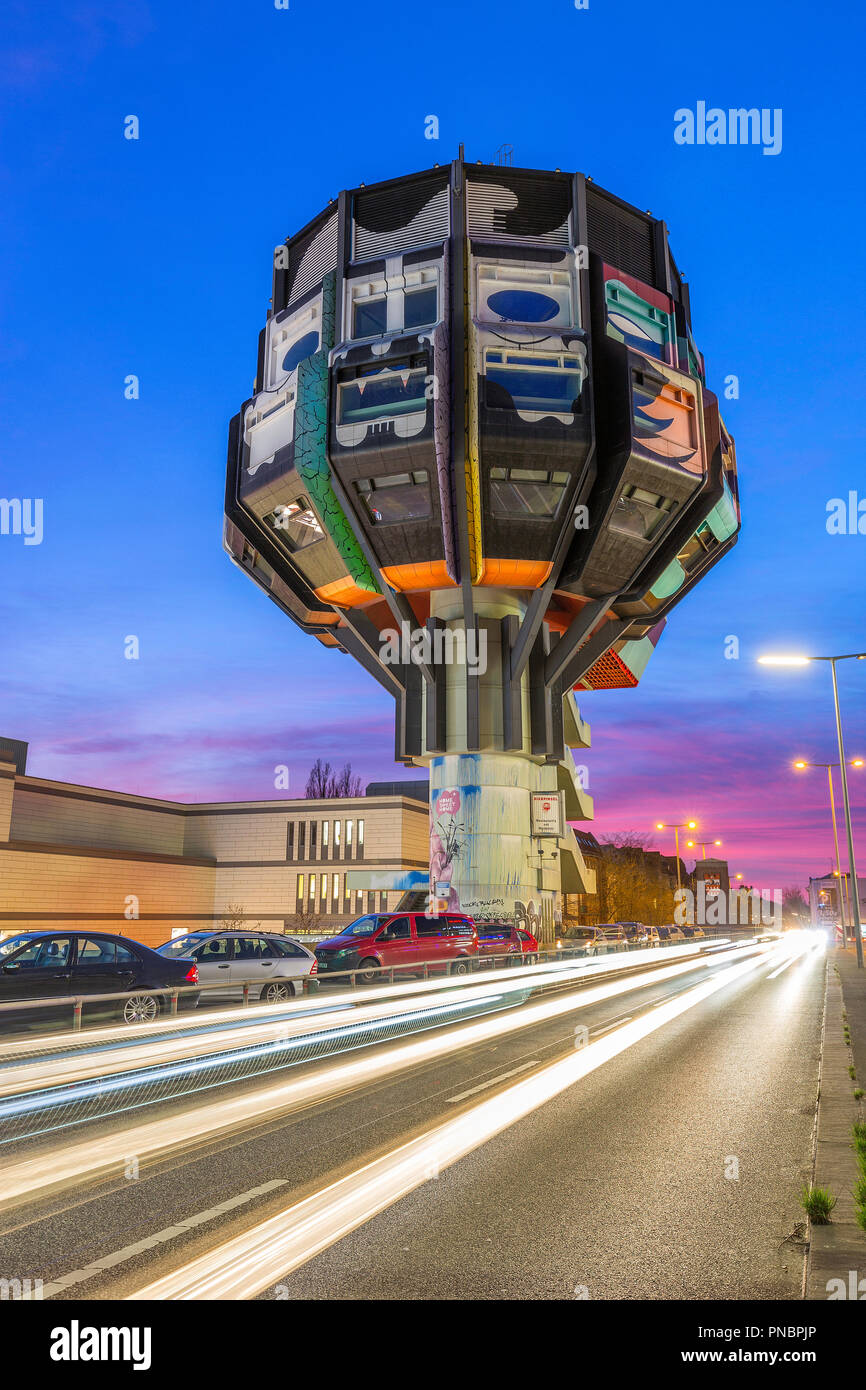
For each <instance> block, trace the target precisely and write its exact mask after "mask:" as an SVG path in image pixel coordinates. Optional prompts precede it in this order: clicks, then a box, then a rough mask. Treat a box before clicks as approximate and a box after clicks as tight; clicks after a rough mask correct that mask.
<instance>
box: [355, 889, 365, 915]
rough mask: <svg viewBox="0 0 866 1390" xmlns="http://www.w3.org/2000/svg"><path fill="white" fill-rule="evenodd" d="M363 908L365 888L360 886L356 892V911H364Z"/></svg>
mask: <svg viewBox="0 0 866 1390" xmlns="http://www.w3.org/2000/svg"><path fill="white" fill-rule="evenodd" d="M363 910H364V890H363V888H358V889H357V890H356V892H355V911H356V912H363Z"/></svg>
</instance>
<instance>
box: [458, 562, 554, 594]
mask: <svg viewBox="0 0 866 1390" xmlns="http://www.w3.org/2000/svg"><path fill="white" fill-rule="evenodd" d="M552 568H553V565H552V562H551V561H550V560H489V559H487V558H486V557H485V560H484V563H483V565H482V567H481V573H480V574H479V576H478V579H477V580H476V581H475V583H476V584H484V585H489V586H492V587H495V588H502V589H540V588H541V586H542V584H543V583H544V581H545V580H546V578H547V576H548V575H549V574H550V571H551V569H552Z"/></svg>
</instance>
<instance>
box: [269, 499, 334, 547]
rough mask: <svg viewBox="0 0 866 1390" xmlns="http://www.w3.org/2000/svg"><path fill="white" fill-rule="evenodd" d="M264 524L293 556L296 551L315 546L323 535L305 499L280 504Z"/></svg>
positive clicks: (270, 513)
mask: <svg viewBox="0 0 866 1390" xmlns="http://www.w3.org/2000/svg"><path fill="white" fill-rule="evenodd" d="M265 523H266V525H268V526H270V528H271V530H272V531H274V532H275V533H276V535H277V538H278V539H279V540H280V541H282V543H283V545H284V546H285V548H286V549H287V550H288V551H289V553H290V554H294V552H295V551H296V550H304V549H305V548H306V547H307V546H308V545H315V543H316V541H320V540H322V539H323V538H324V535H325V533H324V531H323V530H322V528H321V526H320V525H319V519H318V517H317V516H316V514H315V512H314V511H313V509H312V507H311V506H310V504H309V502H308V501H307V499H306V497H299V498H298V499H297V500H296V501H295V502H282V503H280V505H279V506H278V507H274V510H273V511H272V512H268V513H267V515H266V517H265Z"/></svg>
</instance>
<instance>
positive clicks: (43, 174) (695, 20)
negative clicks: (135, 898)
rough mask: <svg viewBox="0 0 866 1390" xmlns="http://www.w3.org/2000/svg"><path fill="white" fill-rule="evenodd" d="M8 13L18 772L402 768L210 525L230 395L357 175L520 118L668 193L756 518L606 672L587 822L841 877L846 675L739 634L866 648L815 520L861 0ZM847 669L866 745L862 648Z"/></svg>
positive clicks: (552, 146) (551, 160) (857, 553)
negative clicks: (819, 768) (428, 125)
mask: <svg viewBox="0 0 866 1390" xmlns="http://www.w3.org/2000/svg"><path fill="white" fill-rule="evenodd" d="M2 24H3V31H4V36H3V44H2V47H3V56H2V58H0V135H2V156H0V208H2V213H0V217H2V222H0V237H2V258H0V315H2V341H0V397H2V406H3V419H4V428H3V433H2V444H0V496H4V497H41V498H43V499H44V508H45V535H44V540H43V542H42V544H41V545H38V546H29V547H27V546H24V544H23V541H22V538H21V537H14V536H0V642H2V652H3V660H2V663H0V669H2V674H0V732H2V733H3V734H5V735H8V736H10V737H18V738H23V739H26V740H29V742H30V744H31V761H30V770H31V771H32V772H33V773H35V774H37V775H41V776H46V777H56V778H63V779H69V780H74V781H79V782H85V783H93V784H97V785H103V786H111V787H118V788H121V789H125V790H130V791H139V792H146V793H151V794H155V795H164V796H177V797H181V798H188V799H203V798H210V797H213V798H216V797H220V798H222V797H239V798H240V797H267V796H272V795H275V794H276V793H275V791H274V786H273V769H274V766H275V765H276V764H280V763H288V764H289V766H290V768H291V771H292V775H293V779H294V781H293V786H294V788H295V789H296V790H297V791H298V792H300V791H302V785H303V781H304V780H305V775H306V771H307V768H308V767H309V764H310V763H311V761H312V760H313V759H314V758H315V757H316V756H318V755H320V754H321V755H323V756H326V757H330V758H331V760H332V761H339V762H342V761H344V760H345V759H347V758H350V759H351V761H352V763H353V765H354V767H355V769H356V770H357V771H359V772H361V774H362V776H364V778H365V779H367V778H370V777H382V778H386V777H392V776H397V775H401V770H400V769H399V768H395V766H394V764H393V733H392V722H393V720H392V706H391V703H390V701H389V699H388V697H387V696H386V695H385V694H384V692H382V691H380V690H379V688H378V687H377V686H376V685H375V684H374V683H373V681H372V680H371V679H370V678H369V677H367V676H366V675H365V674H364V673H363V672H362V671H361V670H360V669H359V668H357V667H356V666H355V665H354V663H353V662H352V661H351V660H350V658H348V657H345V656H341V655H339V654H336V653H333V652H328V651H326V650H324V649H323V648H321V647H320V646H319V644H318V643H316V642H314V641H312V640H311V639H307V638H304V637H303V635H302V634H301V633H299V632H298V631H297V630H296V629H295V628H294V627H293V626H292V625H291V624H290V623H289V621H288V620H287V619H286V618H284V617H283V616H282V614H280V613H279V612H278V610H277V609H276V608H274V607H273V606H272V605H270V604H269V603H268V602H267V601H266V600H265V599H264V598H263V597H262V596H261V595H260V594H259V593H258V591H257V590H256V589H255V588H254V586H253V585H252V584H250V583H249V582H248V581H246V580H244V578H243V577H242V576H241V575H240V574H239V573H238V572H237V571H236V570H235V569H234V568H233V567H232V566H231V564H230V563H229V561H228V559H227V558H226V557H225V556H224V554H223V553H222V550H221V541H220V534H221V515H222V496H223V485H224V465H225V447H226V431H227V425H228V421H229V418H230V417H231V415H232V414H234V413H235V411H236V410H237V409H238V407H239V405H240V403H241V402H242V401H243V400H244V399H245V398H246V397H247V396H248V395H249V392H250V386H251V382H252V378H253V375H254V371H255V357H256V341H257V334H258V330H259V328H260V327H261V325H262V323H263V322H264V318H265V313H266V309H267V302H268V296H269V294H270V258H271V250H272V247H273V245H274V243H275V242H276V241H278V240H281V239H282V238H283V237H284V236H285V235H286V234H288V233H290V232H292V231H294V230H297V229H298V228H299V227H300V226H302V225H303V224H304V223H305V222H306V221H307V220H308V219H309V218H310V217H311V216H312V215H313V214H314V213H315V212H317V211H318V210H319V209H320V208H321V207H322V206H324V204H325V203H326V202H327V200H328V198H330V197H333V196H334V195H335V194H336V193H337V192H338V190H339V189H340V188H343V187H348V186H353V185H356V184H357V183H359V182H361V181H364V182H367V183H372V182H374V181H376V180H378V179H383V178H389V177H393V176H395V175H398V174H400V173H404V172H408V171H410V170H413V169H418V168H424V167H428V166H429V165H431V164H432V163H434V162H437V161H438V162H440V163H445V162H447V160H449V159H450V158H451V157H453V156H454V155H455V154H456V151H457V145H458V143H459V141H461V140H463V141H464V142H465V145H466V154H467V158H469V159H482V160H485V161H487V160H490V159H492V158H493V156H494V152H495V150H496V149H497V147H498V146H499V145H500V144H501V143H502V142H503V141H508V142H510V143H512V144H513V145H514V147H515V162H516V163H517V164H520V165H526V166H530V167H548V168H552V167H555V166H559V167H561V168H563V169H580V170H582V171H583V172H585V173H587V174H589V175H591V176H592V177H593V178H594V180H595V181H596V182H597V183H598V184H600V185H602V186H603V187H607V188H610V189H611V190H613V191H614V192H616V193H618V194H619V195H620V196H622V197H624V198H626V199H627V200H629V201H630V202H633V203H635V204H636V205H638V206H639V207H641V208H648V209H650V210H651V211H652V212H653V213H655V214H656V215H662V216H664V218H665V220H666V221H667V223H668V225H669V228H670V235H671V243H672V246H673V249H674V253H675V255H676V257H677V260H678V263H679V265H680V268H681V270H682V271H683V273H684V274H685V275H686V276H687V277H688V279H689V281H690V285H691V290H692V307H693V317H694V325H695V332H696V336H697V339H698V342H699V344H700V346H701V347H702V349H703V351H704V354H705V356H706V359H707V367H708V377H709V382H710V385H712V386H713V387H715V388H716V389H717V390H719V389H720V388H721V387H722V383H723V380H724V378H725V377H726V376H727V375H729V374H732V373H733V374H736V375H737V376H738V377H739V381H740V399H739V400H736V401H730V402H728V403H727V404H726V411H725V413H726V418H727V422H728V424H729V427H730V428H731V430H732V431H733V433H734V435H735V437H736V440H737V445H738V455H739V463H740V484H741V496H742V503H743V512H744V529H743V533H742V536H741V538H740V541H739V544H738V546H737V547H736V549H735V550H734V552H733V553H732V555H731V556H730V557H728V559H727V560H725V561H723V563H722V564H720V565H719V566H718V567H717V568H716V569H715V570H714V571H713V573H712V575H711V576H710V577H709V578H708V579H707V580H706V581H705V582H703V583H702V584H701V585H700V586H698V588H697V589H696V590H695V592H694V593H693V594H692V595H690V596H689V597H688V598H687V599H686V600H685V601H684V602H683V604H682V605H681V606H680V607H679V608H678V609H677V610H676V611H675V613H674V615H673V617H672V620H671V622H670V623H669V625H668V629H667V631H666V633H665V634H664V636H663V638H662V641H661V643H660V644H659V647H658V650H657V652H656V654H655V656H654V657H653V660H652V661H651V663H650V665H649V667H648V669H647V672H646V674H645V676H644V678H643V680H642V682H641V685H640V687H639V688H638V689H637V690H634V691H624V692H610V693H598V694H593V695H590V696H587V697H586V698H585V700H584V702H583V711H584V714H585V715H586V716H587V718H588V719H589V720H590V721H591V724H592V728H593V741H594V746H593V750H592V752H591V753H589V754H588V755H587V756H586V758H585V761H586V763H587V765H588V767H589V774H590V790H591V791H592V793H593V794H594V796H595V799H596V811H597V829H598V830H599V831H601V832H603V831H605V830H614V829H632V828H634V829H640V830H644V829H646V830H649V829H650V828H651V826H652V823H653V822H654V820H655V819H657V818H664V819H674V818H676V819H684V818H687V817H689V816H693V815H694V816H697V817H698V818H699V819H700V820H701V824H702V825H704V826H706V828H707V831H708V832H711V833H712V834H713V835H716V834H718V835H721V836H722V837H723V838H724V840H725V845H726V850H727V852H728V855H729V857H730V860H731V865H732V868H738V869H742V870H743V871H744V872H745V873H746V874H747V877H748V878H749V879H750V880H751V881H754V882H756V883H761V884H765V885H768V886H769V885H771V884H781V883H788V882H792V881H801V882H802V881H805V879H806V878H807V877H808V874H809V873H817V872H824V871H825V870H826V869H827V867H828V866H829V848H830V834H829V816H828V814H827V807H826V796H825V787H824V783H823V781H822V780H821V779H820V776H819V775H817V774H814V775H810V776H809V777H808V778H807V779H805V780H796V779H795V777H794V775H793V774H792V773H791V772H790V771H789V769H788V766H787V763H788V760H789V759H790V758H791V757H793V756H795V755H798V754H799V755H803V756H806V757H808V758H813V759H816V760H825V759H829V758H831V757H832V756H833V754H834V729H833V723H832V707H831V703H830V691H829V683H828V676H827V673H826V671H825V670H824V669H823V668H811V669H810V670H808V671H807V672H805V673H802V674H781V673H772V672H766V671H764V670H761V669H760V668H758V667H756V666H755V657H756V655H757V654H758V652H759V651H761V650H764V649H766V648H767V647H768V646H769V647H776V648H777V649H778V648H783V647H789V648H797V649H801V650H806V651H812V652H820V651H828V650H831V651H849V650H852V649H854V650H857V649H858V648H866V624H864V607H866V605H864V601H863V600H864V574H866V535H864V536H860V535H845V536H831V535H828V533H827V530H826V526H825V521H826V507H827V503H828V501H829V500H830V499H831V498H834V497H847V494H848V492H849V491H850V490H855V491H858V494H859V496H860V497H861V498H866V467H864V462H863V459H864V449H863V435H864V416H863V411H862V407H861V399H862V395H863V387H862V381H863V377H864V368H866V345H864V339H863V337H862V335H860V333H859V330H857V325H858V324H859V323H860V322H861V321H862V319H863V314H864V303H863V300H864V289H863V275H862V271H861V267H860V264H859V259H860V240H861V236H860V233H861V229H862V226H863V219H864V213H866V209H864V205H863V204H864V192H863V180H862V173H861V171H862V141H863V135H864V126H863V117H862V73H861V55H862V53H863V51H864V32H863V30H864V20H863V15H862V12H861V11H859V10H857V9H855V8H854V7H853V6H849V7H848V10H847V13H844V14H842V15H839V14H838V13H837V15H836V17H835V19H834V20H833V22H832V23H831V22H824V21H823V20H822V19H821V18H820V15H819V12H817V11H816V9H815V7H814V6H813V5H811V4H810V5H807V4H805V3H784V4H783V3H781V2H780V0H769V2H767V0H765V3H762V4H755V3H742V0H732V3H728V4H726V5H724V6H713V7H711V8H710V9H705V8H702V7H684V8H683V9H682V10H681V11H678V12H676V13H674V12H673V11H671V10H663V9H662V8H661V7H658V6H647V5H643V4H641V5H638V4H636V3H634V0H620V3H615V0H590V8H589V9H588V10H587V11H578V10H576V9H575V8H574V6H573V4H572V3H571V0H538V2H537V3H535V4H533V5H525V4H518V3H515V2H514V0H502V3H499V4H497V5H495V6H485V7H480V8H478V7H475V8H473V7H467V6H465V4H458V3H455V2H454V0H442V3H439V4H437V5H436V6H426V7H416V8H412V7H406V6H404V5H399V6H398V5H396V4H394V3H385V4H381V5H379V6H377V7H371V6H367V7H358V6H357V5H355V4H349V3H348V2H347V0H336V3H327V2H326V0H290V8H289V10H288V11H281V10H276V9H275V8H274V6H273V4H272V3H267V0H246V3H244V4H240V3H228V4H222V5H218V4H208V5H205V4H201V3H187V4H184V5H182V6H178V5H171V6H170V5H168V4H166V3H151V4H149V5H145V4H136V5H135V6H117V5H109V4H103V3H101V0H93V3H89V4H75V3H72V4H68V5H66V6H63V7H55V6H39V7H34V6H33V5H31V4H17V3H7V6H6V8H5V16H4V19H3V21H2ZM699 100H703V101H706V102H707V104H708V105H709V106H719V107H722V108H728V107H739V106H757V107H759V108H764V107H766V108H773V109H775V108H781V110H782V112H783V146H782V152H781V153H780V154H779V155H778V156H776V157H770V156H765V155H763V154H762V152H761V149H760V148H756V147H739V146H735V147H710V146H703V147H699V146H694V147H684V146H680V145H677V144H676V143H675V142H674V139H673V130H674V112H675V111H676V110H677V109H678V108H680V107H692V108H693V107H694V106H695V104H696V102H697V101H699ZM128 114H136V115H137V116H138V117H139V119H140V123H141V138H140V139H139V140H138V141H127V140H125V139H124V138H123V121H124V117H125V116H127V115H128ZM430 114H435V115H437V116H438V118H439V134H440V138H439V140H438V141H430V140H426V139H425V138H424V129H425V117H426V116H428V115H430ZM855 330H857V331H855ZM130 373H134V374H136V375H137V376H138V377H139V378H140V382H141V397H140V399H139V400H137V401H127V400H125V399H124V394H123V383H124V378H125V377H126V376H127V375H128V374H130ZM864 524H866V523H864ZM129 634H135V635H136V636H137V637H138V638H139V641H140V648H141V656H140V660H138V661H127V660H125V659H124V655H123V644H124V638H125V637H126V636H127V635H129ZM729 635H735V636H737V637H738V638H739V641H740V659H739V660H738V661H726V660H725V659H724V643H725V638H726V637H727V636H729ZM841 686H842V695H843V700H844V710H845V718H846V729H847V737H848V743H849V747H850V750H851V752H852V754H854V753H857V752H859V753H863V754H864V756H866V729H864V714H866V664H864V665H860V666H859V667H858V666H857V665H856V664H854V663H849V665H848V668H847V669H846V668H843V670H842V672H841ZM861 775H862V776H863V777H864V778H866V772H864V773H863V774H861ZM857 776H858V774H856V773H855V774H853V776H852V782H853V783H854V785H855V786H856V784H857ZM863 785H864V788H866V781H864V783H863ZM855 809H856V810H857V812H858V814H859V817H860V821H861V824H862V823H863V817H864V814H866V794H864V792H859V791H858V792H857V794H856V797H855ZM860 857H861V867H862V868H863V869H864V870H866V834H864V835H863V837H862V838H861V841H860Z"/></svg>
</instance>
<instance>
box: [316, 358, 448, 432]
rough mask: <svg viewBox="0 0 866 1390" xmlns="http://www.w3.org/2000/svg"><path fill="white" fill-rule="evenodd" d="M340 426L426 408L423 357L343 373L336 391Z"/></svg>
mask: <svg viewBox="0 0 866 1390" xmlns="http://www.w3.org/2000/svg"><path fill="white" fill-rule="evenodd" d="M338 400H339V406H338V415H337V418H338V420H339V423H340V424H341V425H364V424H367V423H368V421H370V420H380V419H392V418H393V417H394V416H396V415H411V414H413V412H417V411H422V410H423V411H426V409H427V404H428V401H427V359H426V357H421V359H420V360H418V358H413V359H412V360H411V361H410V360H408V359H407V360H405V361H403V362H388V364H387V365H386V366H382V365H381V364H379V363H375V364H370V365H368V366H364V367H356V368H355V369H354V375H349V373H348V372H347V374H346V376H345V377H344V379H343V380H342V381H341V382H340V385H339V391H338Z"/></svg>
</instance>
